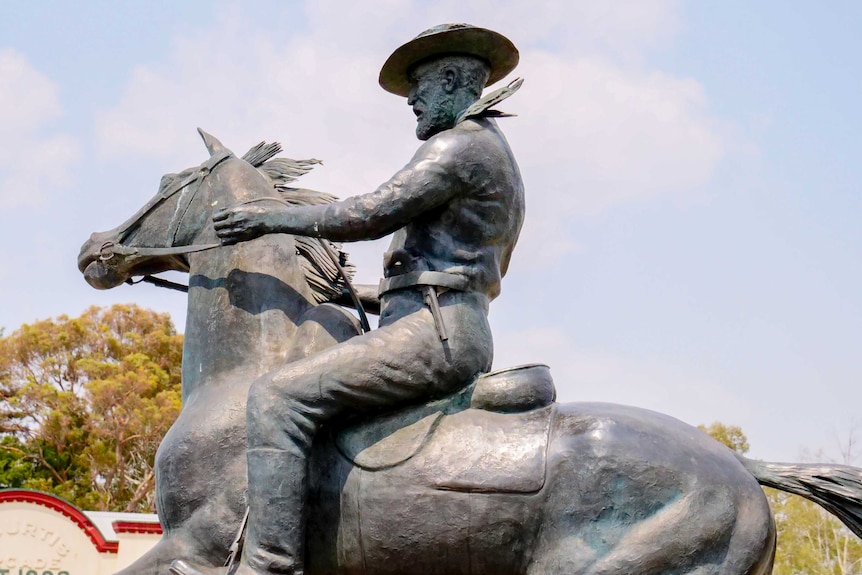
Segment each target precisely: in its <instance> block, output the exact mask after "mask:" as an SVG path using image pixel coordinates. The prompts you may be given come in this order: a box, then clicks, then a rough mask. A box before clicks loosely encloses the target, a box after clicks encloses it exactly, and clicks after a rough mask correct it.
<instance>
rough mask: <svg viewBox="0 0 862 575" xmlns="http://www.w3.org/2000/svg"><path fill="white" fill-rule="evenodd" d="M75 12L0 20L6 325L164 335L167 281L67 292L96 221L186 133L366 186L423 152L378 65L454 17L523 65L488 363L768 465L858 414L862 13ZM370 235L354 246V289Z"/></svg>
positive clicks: (347, 184)
mask: <svg viewBox="0 0 862 575" xmlns="http://www.w3.org/2000/svg"><path fill="white" fill-rule="evenodd" d="M80 4H82V5H78V6H74V5H72V4H71V3H68V4H64V3H53V2H50V3H49V2H28V3H23V2H17V3H12V2H9V3H6V4H5V5H4V7H3V12H4V18H3V19H2V20H0V201H2V202H3V204H4V207H5V209H4V218H3V224H4V225H3V226H2V228H0V241H2V242H3V245H4V246H5V247H4V250H3V251H2V253H0V296H2V298H3V301H4V302H5V305H4V306H3V307H2V308H0V326H4V327H5V328H6V330H7V333H8V331H11V330H13V329H15V328H16V327H18V326H19V325H20V324H21V323H24V322H31V321H34V320H36V319H39V318H44V317H51V316H54V315H58V314H61V313H66V314H69V315H75V314H78V313H80V312H81V311H82V310H83V309H84V308H86V307H87V306H89V305H92V304H98V305H108V304H110V303H113V302H129V301H135V302H138V303H140V304H141V305H144V306H147V307H151V308H154V309H159V310H165V311H169V312H171V313H172V315H173V316H174V318H175V319H176V321H177V323H178V326H179V328H180V329H182V324H183V321H184V300H183V297H182V296H181V295H178V294H175V293H172V292H163V291H159V290H157V289H156V288H151V287H149V286H135V287H129V286H122V287H120V288H117V289H115V290H112V291H109V292H97V291H95V290H92V289H91V288H89V287H88V286H87V285H86V284H85V283H84V282H83V280H82V278H81V277H80V274H79V273H78V272H77V269H76V268H75V256H76V254H77V251H78V248H79V247H80V245H81V243H82V242H83V241H84V240H85V239H86V237H87V236H88V235H89V233H90V232H92V231H95V230H103V229H107V228H110V227H113V226H115V225H116V224H118V223H119V222H120V221H122V220H123V219H125V217H126V216H128V215H129V214H131V213H132V212H133V211H135V209H137V208H138V207H139V206H140V205H142V204H143V203H144V202H145V201H146V200H147V199H148V198H149V197H150V196H151V195H153V194H154V193H155V191H156V187H157V184H158V181H159V178H160V176H161V175H162V174H163V173H166V172H169V171H178V170H180V169H183V168H186V167H188V166H191V165H196V164H198V163H200V162H201V161H202V160H203V159H204V149H203V147H202V146H201V144H200V143H199V141H198V139H197V135H196V133H195V128H196V127H197V126H201V127H203V128H205V129H207V130H208V131H210V132H212V133H213V134H215V135H216V136H218V137H219V138H221V139H222V140H223V141H224V142H225V143H226V144H227V145H228V146H230V147H232V148H234V149H235V150H237V151H243V150H244V149H245V148H247V147H249V146H250V145H251V144H254V143H256V142H257V141H260V140H261V139H266V140H279V141H281V142H283V143H284V145H285V149H286V154H287V155H290V156H294V157H312V156H313V157H318V158H322V159H323V160H324V161H325V165H324V166H323V167H321V168H319V169H318V170H316V171H315V172H314V173H312V174H310V175H308V176H306V178H307V179H306V181H305V182H304V183H305V185H308V186H309V187H316V188H318V189H321V190H326V191H330V192H333V193H335V194H338V195H341V196H345V195H350V194H356V193H362V192H366V191H371V190H372V189H374V187H375V186H376V185H378V184H379V183H381V182H382V181H384V180H386V179H387V178H388V176H389V175H390V174H391V173H392V172H394V171H395V170H396V169H397V168H398V167H400V166H401V165H402V164H403V163H405V162H406V161H407V160H408V159H409V157H410V156H411V155H412V152H413V150H414V149H415V147H416V145H417V144H416V141H415V139H414V138H413V136H412V134H413V126H414V119H413V116H412V114H411V113H410V112H409V109H408V108H407V106H406V105H405V103H404V101H403V100H401V99H399V98H396V97H394V96H391V95H389V94H386V93H385V92H383V91H382V90H380V89H379V88H378V87H377V85H376V78H377V71H378V70H379V66H380V65H381V64H382V62H383V61H384V60H385V58H386V57H387V56H388V54H389V53H390V51H391V50H392V49H394V48H395V47H396V46H397V45H399V44H400V43H402V42H404V41H406V40H407V39H409V38H410V37H412V36H414V35H415V34H417V33H418V32H420V31H421V30H423V29H425V28H428V27H430V26H432V25H434V24H437V23H440V22H444V21H468V22H472V23H475V24H479V25H486V26H490V27H493V28H494V29H496V30H498V31H500V32H502V33H504V34H506V35H507V36H509V37H510V38H511V39H512V40H513V41H514V42H515V43H516V45H518V47H519V48H520V49H521V55H522V58H521V65H520V67H519V68H518V70H516V72H515V75H521V76H523V77H524V78H525V79H526V82H525V84H524V87H523V88H522V89H521V91H520V92H519V93H518V94H517V95H516V96H514V97H513V98H511V99H510V100H508V101H507V102H506V104H505V106H503V109H505V110H506V111H510V112H513V113H517V114H519V117H517V118H512V119H508V120H501V125H502V127H503V129H504V130H505V132H506V134H507V136H508V137H509V140H510V143H511V144H512V147H513V149H514V151H515V154H516V156H517V157H518V159H519V162H520V164H521V170H522V172H523V175H524V179H525V183H526V185H527V194H528V196H527V197H528V200H527V201H528V204H527V205H528V215H527V218H528V222H527V225H526V226H525V229H524V233H523V236H522V240H521V243H520V244H519V247H518V250H517V251H516V253H515V257H514V259H513V262H512V266H511V268H510V273H509V275H508V276H507V278H506V280H505V283H504V286H503V295H502V296H501V297H500V298H499V299H498V300H497V301H496V302H495V303H494V305H493V306H492V322H493V325H494V329H495V338H496V346H497V359H496V361H495V364H496V366H497V367H504V366H506V365H512V364H517V363H524V362H530V361H544V362H547V363H549V364H550V365H551V367H552V371H553V374H554V376H555V379H556V382H557V386H558V389H559V392H560V398H561V399H562V400H565V401H573V400H598V401H613V402H617V403H628V404H634V405H640V406H643V407H648V408H650V409H655V410H658V411H663V412H666V413H670V414H671V415H674V416H676V417H679V418H681V419H683V420H685V421H688V422H690V423H694V424H697V423H708V422H711V421H714V420H721V421H724V422H726V423H734V424H738V425H741V426H742V427H743V429H744V430H745V432H746V433H747V434H748V436H749V439H750V441H751V444H752V453H753V454H754V455H755V456H757V457H762V458H766V459H788V460H795V459H799V457H800V456H801V455H800V451H801V450H803V449H807V450H810V451H816V450H818V449H823V450H824V451H825V455H826V456H828V457H831V458H839V457H840V447H839V446H840V444H841V441H842V438H843V439H845V440H846V438H847V436H848V434H849V433H850V432H851V431H852V430H853V429H854V428H855V427H858V425H859V421H860V415H859V414H860V408H859V406H860V405H862V401H860V400H862V385H860V383H862V363H860V360H859V350H860V348H862V345H860V344H862V272H860V265H859V262H860V255H862V254H860V251H862V237H860V236H862V233H860V231H859V225H858V223H857V222H858V220H859V216H860V214H862V209H860V208H862V200H860V194H859V191H860V182H862V161H860V160H862V136H860V131H862V112H860V110H859V105H858V104H857V101H856V100H858V95H859V94H860V93H862V86H860V84H862V80H860V78H862V69H860V68H862V64H860V59H859V54H860V53H862V46H860V44H862V40H860V39H859V35H858V30H859V29H860V26H862V5H860V4H859V3H858V2H837V1H835V2H826V3H817V4H814V3H803V2H767V1H764V2H756V3H754V2H742V1H736V0H729V1H725V2H720V3H719V2H711V3H706V2H687V3H685V2H674V1H671V0H638V1H628V2H627V1H619V2H606V3H597V2H588V1H581V0H572V1H558V2H544V3H538V4H537V3H527V2H514V1H508V2H506V1H503V2H491V1H490V0H479V1H475V2H471V3H469V5H465V4H466V3H463V2H456V1H454V0H452V1H436V2H417V1H408V0H369V1H367V2H363V3H351V2H335V1H318V2H300V1H294V2H266V1H256V2H243V3H242V4H239V3H230V2H211V3H210V2H207V3H204V2H182V3H178V2H146V3H144V2H124V3H116V2H88V3H80ZM537 6H538V8H536V7H537ZM384 247H385V242H370V243H367V244H357V245H355V246H351V247H350V251H351V254H352V255H353V256H354V259H355V261H356V263H357V265H358V266H359V268H360V279H361V280H364V281H368V282H373V281H375V279H376V277H377V276H378V274H379V273H380V254H381V253H382V251H383V249H384Z"/></svg>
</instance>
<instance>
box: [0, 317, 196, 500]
mask: <svg viewBox="0 0 862 575" xmlns="http://www.w3.org/2000/svg"><path fill="white" fill-rule="evenodd" d="M181 360H182V336H181V335H178V334H177V333H176V331H175V330H174V327H173V325H172V324H171V321H170V317H169V316H168V315H167V314H159V313H155V312H152V311H149V310H145V309H141V308H139V307H137V306H134V305H115V306H113V307H111V308H107V309H104V308H96V307H93V308H90V309H88V310H87V311H86V312H84V314H83V315H81V317H78V318H73V319H70V318H68V317H67V316H60V317H58V318H55V319H49V320H43V321H38V322H36V323H34V324H32V325H27V324H25V325H23V326H21V327H20V328H19V329H18V330H17V331H15V332H14V333H12V334H11V335H9V336H7V337H3V338H2V339H0V399H2V403H0V487H22V488H29V489H38V490H41V491H46V492H49V493H53V494H55V495H58V496H60V497H63V498H65V499H67V500H68V501H70V502H72V503H74V504H76V505H78V506H79V507H82V508H84V509H94V510H113V511H152V510H153V504H154V502H153V487H154V483H155V481H154V480H155V477H154V469H153V460H154V457H155V451H156V448H157V447H158V444H159V442H160V441H161V438H162V437H163V436H164V434H165V433H166V432H167V430H168V428H169V427H170V425H171V424H172V423H173V421H174V420H175V419H176V417H177V415H178V414H179V411H180V406H181V391H180V364H181Z"/></svg>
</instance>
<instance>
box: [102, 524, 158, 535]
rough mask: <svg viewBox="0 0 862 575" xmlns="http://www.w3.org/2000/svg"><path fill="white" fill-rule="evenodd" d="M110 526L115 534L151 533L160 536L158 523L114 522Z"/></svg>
mask: <svg viewBox="0 0 862 575" xmlns="http://www.w3.org/2000/svg"><path fill="white" fill-rule="evenodd" d="M111 526H112V527H113V528H114V531H116V532H117V533H152V534H153V535H161V534H162V526H161V525H159V524H158V523H145V522H143V521H114V522H113V523H112V524H111Z"/></svg>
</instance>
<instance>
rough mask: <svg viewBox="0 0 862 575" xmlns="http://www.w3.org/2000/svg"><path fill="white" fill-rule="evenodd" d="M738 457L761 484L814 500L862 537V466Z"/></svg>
mask: <svg viewBox="0 0 862 575" xmlns="http://www.w3.org/2000/svg"><path fill="white" fill-rule="evenodd" d="M737 457H738V458H739V460H740V461H741V462H742V465H743V466H744V467H745V469H746V470H747V471H748V472H749V473H751V474H752V475H753V476H754V478H755V479H757V482H758V483H760V484H761V485H765V486H767V487H773V488H775V489H780V490H781V491H787V492H789V493H795V494H796V495H800V496H802V497H804V498H805V499H808V500H809V501H813V502H814V503H816V504H818V505H820V506H821V507H823V508H824V509H826V511H828V512H829V513H831V514H833V515H835V516H836V517H838V519H840V520H841V522H842V523H844V525H846V526H847V527H848V528H849V529H850V531H852V532H853V533H855V534H856V536H857V537H860V538H862V469H858V468H856V467H850V466H849V465H824V464H821V463H813V464H804V463H798V464H794V463H769V462H766V461H755V460H753V459H747V458H745V457H742V456H740V455H737Z"/></svg>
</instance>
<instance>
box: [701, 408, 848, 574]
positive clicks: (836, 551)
mask: <svg viewBox="0 0 862 575" xmlns="http://www.w3.org/2000/svg"><path fill="white" fill-rule="evenodd" d="M698 428H699V429H702V430H703V431H706V432H707V433H708V434H710V435H711V436H712V437H713V438H714V439H716V440H717V441H720V442H721V443H723V444H724V445H726V446H728V447H730V448H731V449H733V450H734V451H736V452H738V453H740V454H744V453H746V452H747V451H748V447H749V446H748V438H746V437H745V434H744V433H743V432H742V429H741V428H739V427H738V426H735V425H724V424H723V423H719V422H715V423H713V424H711V425H709V426H703V425H699V426H698ZM764 491H765V492H766V498H767V499H768V500H769V506H770V507H771V508H772V513H773V515H774V517H775V528H776V531H777V533H778V547H777V550H776V553H775V569H774V571H773V575H854V574H858V573H862V541H860V540H859V539H858V538H857V537H856V536H855V535H853V533H852V532H851V531H850V530H849V529H847V528H846V527H844V525H843V524H842V523H841V522H840V521H839V520H838V519H836V518H835V517H834V516H832V515H830V514H829V513H828V512H826V511H825V510H823V509H822V508H821V507H819V506H818V505H816V504H814V503H811V502H810V501H807V500H805V499H803V498H802V497H799V496H798V495H792V494H789V493H785V492H783V491H778V490H775V489H770V488H765V489H764Z"/></svg>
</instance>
